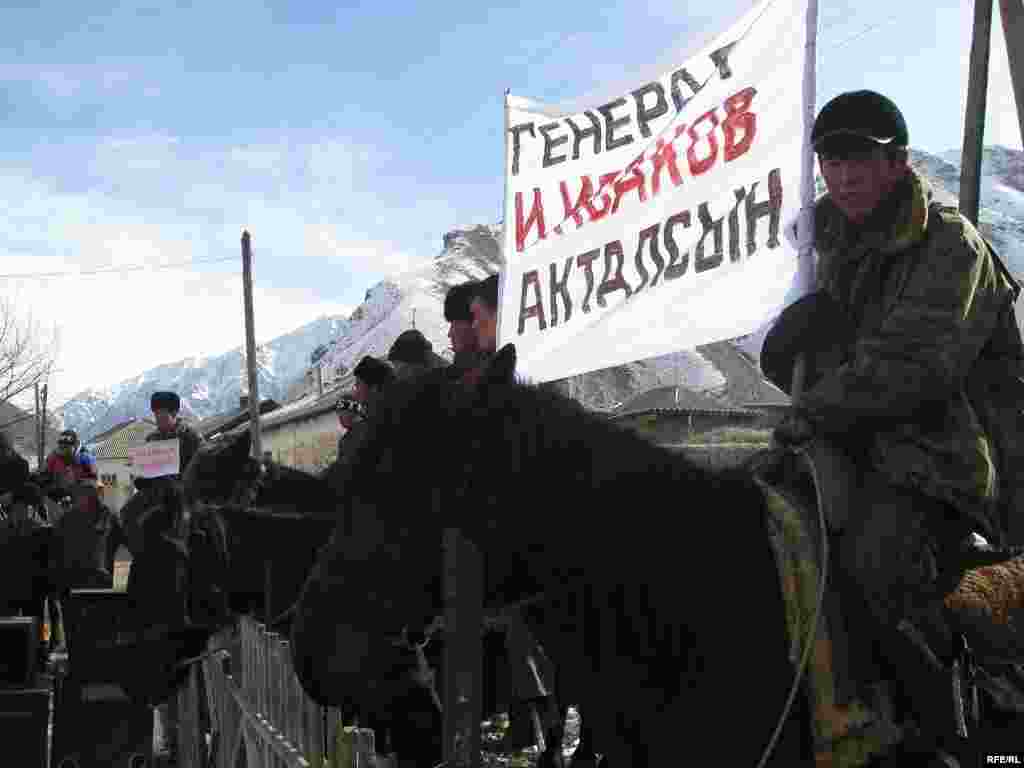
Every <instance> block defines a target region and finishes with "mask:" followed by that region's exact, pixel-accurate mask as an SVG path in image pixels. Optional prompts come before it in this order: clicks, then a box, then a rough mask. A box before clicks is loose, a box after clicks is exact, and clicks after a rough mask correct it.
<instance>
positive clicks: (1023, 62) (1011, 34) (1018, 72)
mask: <svg viewBox="0 0 1024 768" xmlns="http://www.w3.org/2000/svg"><path fill="white" fill-rule="evenodd" d="M999 13H1000V15H1001V16H1002V19H1003V37H1005V38H1006V58H1008V59H1009V60H1010V82H1011V83H1012V84H1013V95H1014V98H1015V99H1016V101H1017V122H1018V123H1020V140H1021V142H1022V143H1024V2H1022V0H999Z"/></svg>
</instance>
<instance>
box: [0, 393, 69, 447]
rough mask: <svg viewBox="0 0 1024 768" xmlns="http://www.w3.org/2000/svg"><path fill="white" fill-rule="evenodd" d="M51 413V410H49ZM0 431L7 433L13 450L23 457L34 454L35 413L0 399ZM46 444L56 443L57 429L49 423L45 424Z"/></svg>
mask: <svg viewBox="0 0 1024 768" xmlns="http://www.w3.org/2000/svg"><path fill="white" fill-rule="evenodd" d="M49 415H51V416H52V415H53V410H52V409H50V410H49ZM0 431H2V432H4V433H6V434H7V437H8V438H10V440H11V443H12V444H13V445H14V449H15V451H17V452H18V453H19V454H21V455H23V456H25V457H32V456H35V455H36V443H37V442H38V438H37V436H36V415H35V414H34V413H29V412H28V411H25V410H22V409H21V408H19V407H18V406H16V405H14V404H12V403H10V402H8V401H6V400H0ZM45 442H46V445H47V446H50V445H56V443H57V431H56V430H55V429H53V428H52V427H51V426H50V424H47V426H46V441H45Z"/></svg>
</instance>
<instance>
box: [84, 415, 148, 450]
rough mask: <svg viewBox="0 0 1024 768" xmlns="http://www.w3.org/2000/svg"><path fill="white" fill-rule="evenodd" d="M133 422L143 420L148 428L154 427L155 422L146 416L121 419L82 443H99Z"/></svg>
mask: <svg viewBox="0 0 1024 768" xmlns="http://www.w3.org/2000/svg"><path fill="white" fill-rule="evenodd" d="M135 422H144V423H146V424H148V425H149V428H150V429H155V428H156V422H155V421H153V419H150V418H148V417H143V418H141V419H138V418H134V417H133V418H131V419H126V420H125V421H122V422H121V423H120V424H115V425H114V426H112V427H111V428H110V429H106V430H104V431H103V432H100V433H99V434H98V435H93V436H92V437H90V438H89V439H88V440H86V441H85V442H84V444H85V445H89V446H92V445H99V444H100V443H102V442H103V441H104V440H106V439H107V438H109V437H110V436H111V435H113V434H114V433H115V432H119V431H121V430H122V429H124V428H125V427H127V426H128V425H129V424H134V423H135Z"/></svg>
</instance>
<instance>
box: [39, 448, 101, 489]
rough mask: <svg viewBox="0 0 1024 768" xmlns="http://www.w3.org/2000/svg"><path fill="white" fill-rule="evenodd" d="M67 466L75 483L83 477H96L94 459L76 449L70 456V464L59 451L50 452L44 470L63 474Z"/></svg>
mask: <svg viewBox="0 0 1024 768" xmlns="http://www.w3.org/2000/svg"><path fill="white" fill-rule="evenodd" d="M69 466H70V468H71V471H72V472H73V473H74V475H75V482H76V483H77V482H78V481H79V480H82V479H83V478H84V479H86V480H95V479H96V460H95V459H93V458H92V457H91V456H88V454H83V453H79V452H78V451H76V452H75V454H74V455H73V456H72V457H71V462H70V464H69V463H68V461H67V460H66V459H65V458H64V456H63V455H61V454H59V453H51V454H50V455H49V456H48V457H47V459H46V471H47V472H49V473H51V474H54V475H60V476H63V475H64V472H65V471H66V470H67V469H68V467H69Z"/></svg>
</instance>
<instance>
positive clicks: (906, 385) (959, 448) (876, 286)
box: [765, 91, 1024, 755]
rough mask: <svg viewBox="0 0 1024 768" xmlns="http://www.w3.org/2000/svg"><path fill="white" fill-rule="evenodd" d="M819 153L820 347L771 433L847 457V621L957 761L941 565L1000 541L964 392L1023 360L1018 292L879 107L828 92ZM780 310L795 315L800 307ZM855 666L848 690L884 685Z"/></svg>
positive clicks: (988, 449)
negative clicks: (851, 476)
mask: <svg viewBox="0 0 1024 768" xmlns="http://www.w3.org/2000/svg"><path fill="white" fill-rule="evenodd" d="M812 143H813V145H814V149H815V151H816V153H817V155H818V160H819V163H820V167H821V171H822V175H823V176H824V179H825V185H826V187H827V190H828V193H827V194H826V195H825V196H823V197H822V198H821V199H819V200H818V202H817V204H816V206H815V212H814V213H815V244H816V249H817V252H818V271H817V286H816V287H817V292H816V293H815V294H812V296H811V297H807V299H808V300H807V301H805V300H801V301H802V302H803V304H804V309H806V307H807V306H809V305H810V304H814V305H815V306H816V309H815V310H813V311H812V310H808V311H809V312H811V314H807V312H804V314H805V317H804V319H803V323H804V325H805V326H806V328H807V329H808V331H810V329H815V328H816V329H817V331H818V333H819V334H822V333H828V334H830V338H829V339H828V340H824V341H821V340H819V341H817V342H815V341H811V340H809V339H807V338H802V339H800V340H797V341H796V342H795V343H794V347H795V348H796V349H797V350H801V351H808V350H809V351H810V354H811V355H812V357H811V358H810V359H809V363H810V365H809V369H810V370H809V373H808V380H807V382H806V384H807V389H806V391H804V392H803V393H802V396H800V397H798V398H797V399H796V402H795V403H794V408H793V412H792V414H791V415H790V416H789V417H788V418H787V419H786V420H784V421H783V422H782V423H781V424H780V425H779V426H778V427H777V428H776V430H775V438H776V439H777V440H778V442H780V443H782V444H784V445H802V444H805V443H808V441H811V440H812V439H814V438H825V439H826V440H828V441H832V444H837V445H838V446H839V448H840V451H841V453H842V454H843V455H844V456H845V458H846V460H847V462H848V464H847V466H849V467H850V468H851V471H852V472H853V473H855V477H856V480H855V481H853V482H851V483H850V487H851V488H853V489H856V490H855V491H854V494H855V498H853V499H851V500H850V510H851V515H850V517H849V518H848V520H847V522H846V523H845V525H844V526H843V529H842V530H841V531H840V532H839V536H838V545H837V546H836V549H837V550H838V555H837V560H838V568H837V570H838V571H839V573H837V574H836V578H837V579H838V580H839V583H840V585H841V586H845V591H844V596H843V601H844V602H843V605H844V612H845V613H846V614H847V617H848V620H849V619H850V618H852V617H856V618H858V619H860V620H861V621H859V622H852V621H850V622H849V626H851V627H852V626H854V624H856V625H857V626H858V627H861V628H863V627H865V626H867V627H870V628H871V630H870V631H871V636H873V637H874V638H875V640H876V642H877V646H878V647H877V651H879V652H880V653H877V654H876V656H877V657H881V658H885V659H886V660H887V661H888V662H889V663H890V665H891V668H890V669H889V670H888V672H889V673H890V674H892V675H894V676H895V677H896V679H898V680H900V681H901V682H902V683H903V686H904V690H905V692H906V693H907V694H908V697H909V699H910V700H911V701H910V705H911V707H912V708H913V710H914V713H915V715H916V719H917V720H918V723H919V726H920V728H921V730H922V732H923V733H924V735H925V737H926V739H927V740H929V741H930V742H931V743H933V744H935V745H938V746H940V747H941V748H943V749H945V750H946V751H947V752H949V753H952V754H953V755H962V754H964V751H965V744H964V743H963V740H962V739H961V738H960V737H958V736H956V735H955V734H956V729H955V713H954V710H953V703H952V698H951V696H950V688H951V681H950V675H949V671H948V666H947V665H945V664H943V663H942V662H943V661H944V660H948V659H949V658H950V657H951V654H952V649H951V636H950V631H949V628H948V624H947V622H946V620H945V617H944V614H943V610H942V599H943V596H944V593H945V592H948V591H951V590H952V586H954V585H955V583H956V582H955V580H954V581H953V584H952V585H949V587H948V588H944V584H945V583H946V582H945V581H943V577H944V576H945V575H948V574H944V573H943V570H944V568H946V567H948V565H949V563H951V562H955V557H956V554H955V553H956V552H957V551H958V550H960V548H962V547H963V546H965V542H968V541H972V540H973V541H978V539H971V538H969V537H970V534H971V533H972V532H980V533H983V534H984V535H985V536H987V537H989V539H990V540H993V541H996V542H998V541H1001V539H1002V536H1003V534H1004V531H1003V530H1002V529H1003V528H1004V527H1005V521H1003V524H1000V522H999V521H998V520H997V519H996V517H997V516H996V515H995V514H994V513H993V510H994V509H995V506H994V504H995V500H996V495H997V489H998V488H999V485H998V482H997V481H998V480H999V478H998V472H997V464H998V460H999V457H997V456H996V455H995V454H994V452H993V446H992V441H991V439H990V437H991V436H990V434H988V433H987V431H986V429H985V428H983V422H982V421H981V419H980V418H979V416H980V414H981V412H982V410H983V409H984V407H985V404H984V403H980V402H978V398H974V400H972V397H971V395H972V393H973V392H974V391H975V388H974V387H973V386H972V379H974V378H976V377H977V375H978V371H979V369H980V368H981V362H982V361H985V360H986V358H990V357H998V358H999V359H1000V361H1002V362H1009V363H1016V362H1019V361H1020V360H1021V359H1022V358H1024V352H1022V348H1021V341H1020V333H1019V331H1018V329H1017V325H1016V322H1015V320H1014V317H1013V301H1014V299H1015V298H1016V294H1017V292H1018V291H1019V289H1018V287H1017V286H1016V284H1015V283H1014V281H1013V280H1012V278H1011V277H1010V276H1009V274H1008V273H1007V272H1006V270H1005V268H1004V267H1002V265H1001V264H1000V263H999V260H998V257H997V256H996V255H995V253H994V252H993V250H992V248H991V246H990V245H989V244H988V243H987V242H986V241H985V240H984V239H983V238H982V237H981V235H979V233H978V231H977V230H976V229H975V227H974V226H972V224H971V223H970V222H969V221H968V220H966V219H965V218H964V217H963V216H962V215H961V214H960V213H959V212H958V211H957V210H956V209H954V208H949V207H945V206H942V205H939V204H938V203H937V202H936V201H935V200H934V199H933V192H932V189H931V188H930V186H929V184H928V182H927V181H926V180H925V179H924V178H923V177H922V176H921V175H920V174H918V173H917V172H916V171H915V170H913V169H912V168H911V167H910V166H909V163H908V150H907V144H908V131H907V126H906V123H905V122H904V118H903V116H902V114H901V113H900V111H899V109H898V108H897V107H896V105H895V104H894V103H893V102H892V101H890V100H889V99H888V98H886V97H884V96H882V95H880V94H878V93H874V92H872V91H856V92H850V93H844V94H841V95H840V96H837V97H836V98H835V99H833V100H832V101H830V102H829V103H828V104H826V105H825V107H824V108H823V109H822V110H821V112H820V113H819V114H818V116H817V119H816V120H815V123H814V128H813V132H812ZM798 304H799V302H798ZM791 309H792V311H790V310H787V312H788V313H789V315H790V318H791V319H792V318H795V317H796V316H797V315H799V314H801V310H800V309H799V308H798V307H797V305H794V307H793V308H791ZM825 311H827V312H829V313H831V315H832V316H834V317H836V318H838V320H839V322H840V323H842V324H844V325H845V329H848V333H843V334H839V335H840V336H843V338H837V337H836V334H837V332H838V330H839V329H838V328H836V327H835V326H831V327H829V328H828V330H823V328H822V325H821V323H820V322H816V321H811V322H808V320H809V319H810V318H811V316H812V315H814V314H815V313H818V314H817V317H818V318H820V317H822V315H821V314H820V313H821V312H825ZM782 319H786V318H785V313H784V317H783V318H782ZM799 324H800V322H799V321H798V322H797V325H799ZM805 342H806V345H804V344H805ZM773 343H774V342H773ZM801 345H804V346H801ZM769 346H770V344H769V341H766V351H767V349H768V347H769ZM770 365H771V361H770V360H769V361H768V362H767V364H766V368H765V369H766V372H768V368H769V367H770ZM1004 370H1005V366H1004ZM787 373H788V371H787ZM769 375H771V374H769ZM778 375H779V376H780V378H785V374H778ZM1006 479H1007V480H1009V479H1010V478H1006ZM861 631H862V632H863V629H861ZM856 661H857V660H854V663H855V666H859V667H861V668H858V669H857V671H858V678H859V679H867V680H871V679H874V680H880V679H882V678H883V677H884V675H881V674H879V672H875V674H874V675H872V671H873V670H872V668H871V663H870V662H866V660H860V661H865V662H866V663H864V664H861V665H856Z"/></svg>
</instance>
